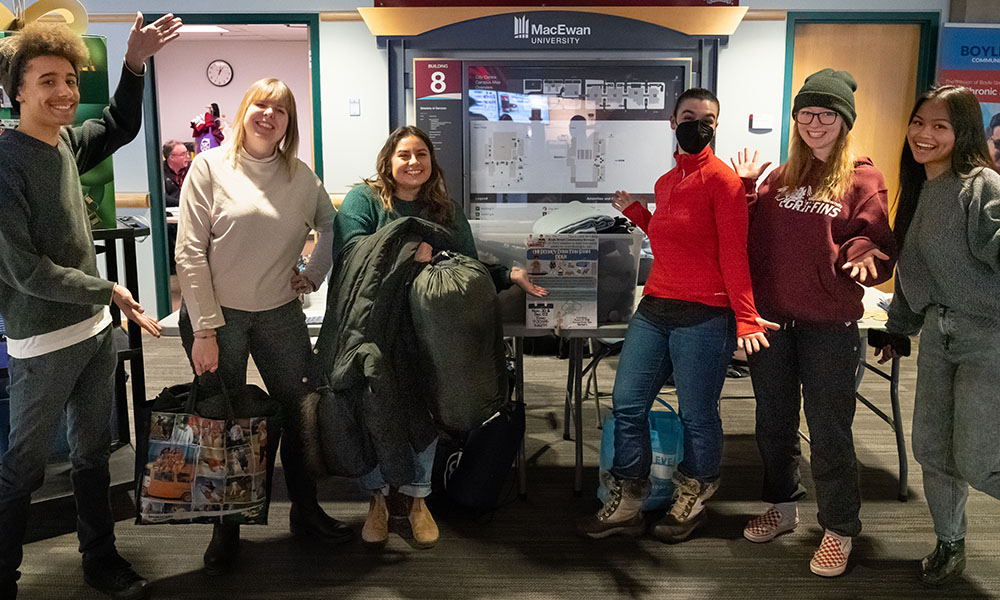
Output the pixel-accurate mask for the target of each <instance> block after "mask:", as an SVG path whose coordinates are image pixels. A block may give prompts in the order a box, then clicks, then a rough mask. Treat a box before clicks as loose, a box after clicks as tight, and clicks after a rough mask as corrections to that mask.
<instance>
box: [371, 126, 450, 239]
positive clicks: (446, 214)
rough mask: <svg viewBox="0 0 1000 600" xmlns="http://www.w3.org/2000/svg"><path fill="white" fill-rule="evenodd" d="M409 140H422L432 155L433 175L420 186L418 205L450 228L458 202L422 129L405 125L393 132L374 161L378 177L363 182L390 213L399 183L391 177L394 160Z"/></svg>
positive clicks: (429, 216) (438, 221)
mask: <svg viewBox="0 0 1000 600" xmlns="http://www.w3.org/2000/svg"><path fill="white" fill-rule="evenodd" d="M408 137H416V138H418V139H420V141H422V142H423V143H424V145H425V146H427V150H428V151H429V152H430V155H431V176H430V177H428V178H427V181H425V182H424V184H423V185H422V186H420V191H419V192H417V199H416V200H415V202H416V203H417V206H418V207H419V208H420V211H421V212H422V213H423V214H424V215H425V216H426V217H427V218H428V219H430V220H431V221H434V222H435V223H438V224H440V225H445V226H449V225H451V224H452V222H453V221H454V219H455V203H454V202H452V200H451V197H450V196H449V195H448V187H447V186H446V185H445V181H444V171H442V170H441V167H440V165H438V162H437V157H436V156H435V154H434V144H433V143H432V142H431V139H430V138H429V137H428V136H427V134H426V133H424V132H423V131H422V130H420V129H419V128H417V127H414V126H412V125H404V126H403V127H398V128H396V130H395V131H393V132H392V133H390V134H389V137H388V138H387V139H386V140H385V144H383V146H382V149H381V150H379V153H378V158H377V159H376V160H375V176H374V177H369V178H368V179H365V180H364V183H365V184H367V185H370V186H371V187H372V188H373V189H374V190H375V191H376V192H378V196H379V198H380V199H381V200H382V207H383V208H384V209H385V210H386V211H391V210H392V201H393V196H394V195H395V193H396V180H395V179H393V177H392V157H393V155H394V154H395V153H396V146H398V145H399V142H401V141H403V140H404V139H406V138H408Z"/></svg>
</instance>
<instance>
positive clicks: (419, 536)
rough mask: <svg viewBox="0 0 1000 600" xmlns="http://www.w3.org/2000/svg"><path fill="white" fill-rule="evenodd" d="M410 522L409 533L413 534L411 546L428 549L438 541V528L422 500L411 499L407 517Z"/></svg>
mask: <svg viewBox="0 0 1000 600" xmlns="http://www.w3.org/2000/svg"><path fill="white" fill-rule="evenodd" d="M407 520H409V522H410V532H411V533H412V534H413V545H414V546H416V547H417V548H430V547H432V546H434V544H436V543H437V541H438V535H439V532H438V526H437V523H435V522H434V517H432V516H431V511H430V510H428V508H427V503H426V502H425V501H424V499H423V498H413V499H412V503H411V504H410V513H409V515H408V516H407Z"/></svg>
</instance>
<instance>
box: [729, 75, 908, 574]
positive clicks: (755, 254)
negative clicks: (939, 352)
mask: <svg viewBox="0 0 1000 600" xmlns="http://www.w3.org/2000/svg"><path fill="white" fill-rule="evenodd" d="M855 89H857V84H856V83H855V82H854V78H853V77H852V76H851V74H850V73H848V72H846V71H834V70H833V69H823V70H822V71H819V72H818V73H814V74H812V75H810V76H809V77H807V78H806V80H805V83H804V84H803V86H802V89H801V90H799V92H798V94H796V96H795V103H794V105H793V107H792V114H793V117H794V119H795V124H794V127H793V130H792V140H791V148H790V150H789V153H788V162H786V163H785V164H783V165H781V166H780V167H778V168H777V169H775V170H774V171H773V172H772V173H771V174H770V175H769V176H768V177H767V179H765V180H764V183H762V184H761V185H760V187H758V188H757V189H756V193H755V191H754V186H755V183H756V180H757V178H758V177H759V176H760V174H761V173H762V172H763V170H764V169H765V168H767V165H768V164H770V163H764V164H763V165H759V166H758V165H757V154H756V153H754V155H753V157H752V158H751V157H749V156H748V155H749V153H748V152H747V151H746V150H744V151H743V153H742V154H741V155H740V156H739V157H738V162H736V161H734V162H733V166H734V167H735V169H736V172H737V173H738V174H739V175H740V177H742V178H743V181H744V184H745V185H746V190H747V197H748V200H749V203H750V235H749V246H748V253H749V257H750V274H751V276H752V278H753V291H754V298H756V300H757V306H758V307H759V308H760V312H761V315H763V316H764V317H765V318H767V319H770V320H772V321H775V322H777V323H780V324H781V329H780V330H779V331H775V332H774V333H772V334H771V335H770V340H771V349H770V350H769V351H768V352H766V353H764V354H759V355H758V354H755V355H753V356H751V357H749V362H750V375H751V377H752V378H753V389H754V395H755V396H756V399H757V447H758V448H759V449H760V453H761V458H762V459H763V462H764V488H763V499H764V501H765V502H768V503H770V504H771V506H770V507H769V508H768V509H767V511H765V512H764V513H763V514H762V515H760V516H757V517H755V518H753V519H751V520H750V522H749V523H747V525H746V528H745V529H744V530H743V535H744V537H746V538H747V539H748V540H750V541H752V542H767V541H770V540H771V539H773V538H774V537H775V536H776V535H778V534H780V533H784V532H786V531H791V530H792V529H794V528H795V526H796V525H797V524H798V522H799V518H798V509H797V508H796V502H797V501H798V499H799V498H801V497H802V496H804V495H805V488H804V487H803V486H802V482H801V479H800V477H799V464H798V463H799V457H800V455H801V451H800V448H799V436H798V428H799V409H800V406H803V405H804V408H805V413H806V422H807V423H808V425H809V434H810V437H811V442H810V449H811V463H812V474H813V481H814V482H815V484H816V501H817V503H818V505H819V524H820V526H822V527H823V529H824V530H825V535H824V536H823V539H822V541H821V542H820V545H819V548H818V549H817V550H816V552H815V554H814V555H813V558H812V561H811V562H810V563H809V568H810V569H811V570H812V572H813V573H815V574H817V575H822V576H825V577H832V576H835V575H840V574H841V573H843V572H844V570H845V568H846V567H847V558H848V556H849V555H850V552H851V538H852V537H853V536H855V535H857V534H858V533H859V532H860V531H861V521H860V519H859V518H858V512H859V510H860V508H861V496H860V493H859V491H858V469H857V461H856V459H855V455H854V439H853V437H852V434H851V426H852V424H853V422H854V406H855V398H854V391H855V390H854V386H855V380H854V377H855V373H856V371H857V368H858V358H859V352H860V342H859V336H858V326H857V324H856V321H857V320H858V319H860V318H861V315H862V314H863V313H864V307H863V306H862V303H861V298H862V296H863V295H864V290H863V288H862V287H861V286H860V285H858V284H859V283H861V284H864V285H875V284H877V283H881V282H883V281H886V280H887V279H889V277H891V276H892V266H893V263H894V260H895V255H896V246H895V243H894V241H893V236H892V231H891V230H890V229H889V219H888V211H887V208H886V206H887V203H886V190H885V182H884V181H883V179H882V174H881V173H879V172H878V170H877V169H875V167H874V166H873V165H872V162H871V160H869V159H867V158H857V159H856V158H855V157H854V156H853V154H852V153H851V148H850V146H851V136H850V130H851V128H852V127H853V126H854V119H855V118H856V113H855V111H854V90H855ZM792 236H794V237H792ZM800 388H801V390H802V392H801V399H800V393H799V390H800Z"/></svg>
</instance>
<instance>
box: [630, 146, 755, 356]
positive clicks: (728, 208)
mask: <svg viewBox="0 0 1000 600" xmlns="http://www.w3.org/2000/svg"><path fill="white" fill-rule="evenodd" d="M674 158H675V159H676V161H677V166H675V167H674V168H673V169H671V170H670V171H668V172H667V173H666V174H665V175H663V176H662V177H660V178H659V179H658V180H657V181H656V186H655V187H654V193H655V196H656V212H655V213H654V214H650V212H649V210H648V209H646V207H644V206H642V205H641V204H640V203H638V202H635V203H633V204H631V205H630V206H628V207H627V208H626V209H625V211H624V214H625V216H626V217H628V218H629V219H631V220H632V221H633V222H634V223H635V224H636V225H638V226H639V227H640V228H641V229H642V230H643V231H645V232H646V235H648V236H649V242H650V245H651V246H652V249H653V266H652V268H651V269H650V272H649V277H648V278H647V279H646V287H645V290H644V292H643V293H644V294H651V295H653V296H656V297H658V298H669V299H673V300H684V301H687V302H700V303H701V304H706V305H708V306H720V307H729V308H732V309H733V312H735V313H736V334H737V335H740V336H742V335H747V334H750V333H754V332H760V331H764V328H763V327H761V326H760V325H758V324H757V316H758V315H757V309H756V308H755V307H754V301H753V292H752V290H751V286H750V270H749V267H748V266H747V204H746V196H745V192H744V189H743V184H742V182H741V181H740V178H739V177H737V175H736V173H735V172H733V170H732V169H731V168H730V167H729V166H728V165H726V164H725V163H723V162H722V161H721V160H719V159H718V158H716V156H715V154H714V153H713V152H712V149H711V148H710V147H708V146H706V147H705V149H704V150H702V151H701V152H699V153H698V154H679V153H675V154H674Z"/></svg>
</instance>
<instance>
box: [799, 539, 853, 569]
mask: <svg viewBox="0 0 1000 600" xmlns="http://www.w3.org/2000/svg"><path fill="white" fill-rule="evenodd" d="M850 555H851V538H849V537H844V536H841V535H837V534H836V533H834V532H832V531H830V530H829V529H827V530H826V532H824V533H823V541H822V542H820V543H819V548H817V549H816V552H815V553H814V554H813V557H812V560H811V561H809V570H810V571H812V572H813V573H815V574H817V575H819V576H821V577H836V576H837V575H840V574H842V573H843V572H844V571H845V570H846V569H847V558H848V557H849V556H850Z"/></svg>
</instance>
